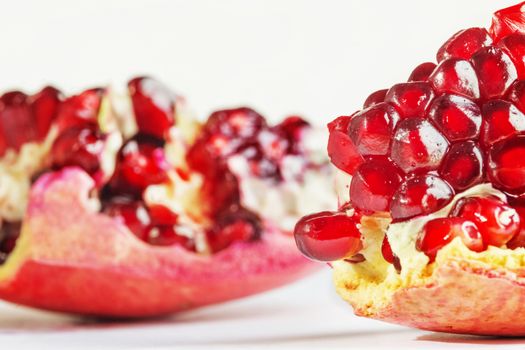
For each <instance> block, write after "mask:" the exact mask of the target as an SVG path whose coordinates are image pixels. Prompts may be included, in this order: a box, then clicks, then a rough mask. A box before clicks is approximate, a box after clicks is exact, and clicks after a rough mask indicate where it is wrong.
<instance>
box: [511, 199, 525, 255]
mask: <svg viewBox="0 0 525 350" xmlns="http://www.w3.org/2000/svg"><path fill="white" fill-rule="evenodd" d="M512 207H513V208H514V210H516V212H517V213H518V215H519V216H520V230H519V232H518V233H517V234H516V235H514V237H513V238H512V239H511V240H510V241H508V242H507V248H510V249H516V248H525V207H524V206H523V205H522V204H518V205H512Z"/></svg>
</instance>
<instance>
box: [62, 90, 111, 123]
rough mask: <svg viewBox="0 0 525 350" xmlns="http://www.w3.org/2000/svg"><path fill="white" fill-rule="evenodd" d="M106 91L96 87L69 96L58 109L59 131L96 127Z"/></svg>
mask: <svg viewBox="0 0 525 350" xmlns="http://www.w3.org/2000/svg"><path fill="white" fill-rule="evenodd" d="M105 93H106V90H105V89H101V88H94V89H89V90H86V91H84V92H82V93H80V94H78V95H74V96H71V97H68V98H67V99H66V100H65V101H64V102H62V104H61V105H60V108H59V111H58V116H57V121H58V128H59V131H62V130H65V129H69V128H77V127H78V128H81V127H96V126H97V125H98V115H99V112H100V106H101V104H102V99H103V98H104V94H105Z"/></svg>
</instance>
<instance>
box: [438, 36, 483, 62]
mask: <svg viewBox="0 0 525 350" xmlns="http://www.w3.org/2000/svg"><path fill="white" fill-rule="evenodd" d="M490 44H492V39H491V37H490V35H489V33H488V32H487V30H486V29H485V28H469V29H464V30H460V31H459V32H457V33H456V34H454V35H453V36H452V37H451V38H450V39H448V40H447V42H446V43H445V44H443V46H441V48H440V49H439V51H438V53H437V60H438V62H441V61H443V60H446V59H447V58H461V59H464V60H468V59H470V58H471V57H472V55H473V54H474V53H476V52H477V51H478V50H479V49H481V48H483V47H486V46H489V45H490Z"/></svg>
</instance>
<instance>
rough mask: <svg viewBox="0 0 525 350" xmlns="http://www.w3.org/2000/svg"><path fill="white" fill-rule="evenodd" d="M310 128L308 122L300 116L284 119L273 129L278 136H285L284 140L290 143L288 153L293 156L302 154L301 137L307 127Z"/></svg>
mask: <svg viewBox="0 0 525 350" xmlns="http://www.w3.org/2000/svg"><path fill="white" fill-rule="evenodd" d="M308 126H310V123H308V122H307V121H306V120H304V119H303V118H301V117H298V116H291V117H287V118H286V119H284V120H283V121H282V122H281V123H279V124H277V125H276V126H275V127H274V128H273V129H274V130H275V131H276V132H277V134H281V135H284V138H285V139H286V140H287V141H288V152H289V153H292V154H300V153H302V151H303V150H302V149H300V146H301V143H300V141H301V137H302V136H301V135H302V132H303V130H304V128H305V127H308Z"/></svg>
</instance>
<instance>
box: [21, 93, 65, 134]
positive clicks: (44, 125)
mask: <svg viewBox="0 0 525 350" xmlns="http://www.w3.org/2000/svg"><path fill="white" fill-rule="evenodd" d="M61 101H62V94H61V93H60V91H58V90H57V89H55V88H54V87H52V86H46V87H45V88H43V89H42V90H40V92H39V93H37V94H36V95H33V96H31V97H30V98H29V103H30V105H31V111H32V113H33V122H34V125H35V128H36V137H37V140H38V141H42V140H43V139H44V138H45V137H46V136H47V133H48V132H49V128H50V127H51V123H53V122H54V120H55V118H56V117H57V115H58V110H59V108H60V104H61Z"/></svg>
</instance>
